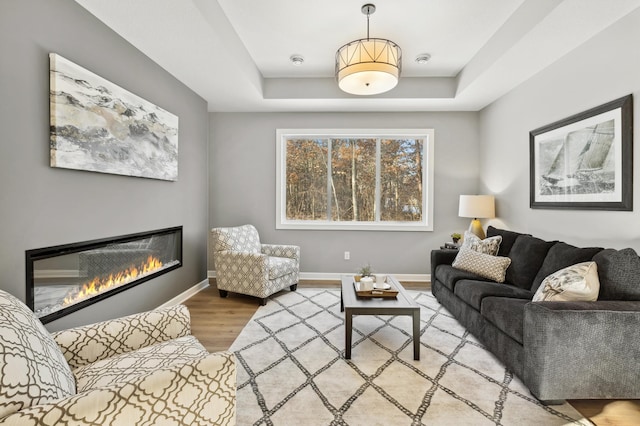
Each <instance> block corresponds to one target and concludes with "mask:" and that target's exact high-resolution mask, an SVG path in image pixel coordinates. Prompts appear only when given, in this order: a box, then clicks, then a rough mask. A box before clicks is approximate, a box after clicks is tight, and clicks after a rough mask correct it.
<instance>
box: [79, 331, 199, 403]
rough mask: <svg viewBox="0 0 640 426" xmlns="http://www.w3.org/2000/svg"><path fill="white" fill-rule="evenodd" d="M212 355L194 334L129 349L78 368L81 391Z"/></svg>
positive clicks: (132, 379) (124, 380) (132, 378)
mask: <svg viewBox="0 0 640 426" xmlns="http://www.w3.org/2000/svg"><path fill="white" fill-rule="evenodd" d="M207 355H209V353H208V352H207V350H206V349H205V348H204V346H202V344H201V343H200V342H199V341H198V340H197V339H196V338H195V337H193V336H185V337H179V338H177V339H174V340H169V341H167V342H162V343H158V344H156V345H153V346H147V347H146V348H142V349H138V350H136V351H132V352H126V353H123V354H120V355H116V356H114V357H111V358H107V359H104V360H101V361H97V362H94V363H93V364H88V365H85V366H83V367H80V368H77V369H76V370H74V372H73V374H74V375H75V376H76V380H77V383H78V392H84V391H87V390H90V389H95V388H98V387H102V386H109V385H112V384H115V383H130V382H133V381H135V380H134V379H135V378H136V377H139V376H142V375H145V374H149V373H153V372H154V371H155V370H158V369H161V368H164V367H169V366H172V365H179V364H185V363H188V362H190V361H192V360H196V359H201V358H204V357H206V356H207Z"/></svg>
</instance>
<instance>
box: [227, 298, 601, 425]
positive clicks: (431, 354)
mask: <svg viewBox="0 0 640 426" xmlns="http://www.w3.org/2000/svg"><path fill="white" fill-rule="evenodd" d="M408 292H409V293H410V295H411V297H413V298H414V300H415V301H416V302H417V303H418V304H419V305H420V307H421V309H420V319H421V321H420V322H421V323H420V336H421V337H420V344H421V348H420V361H414V360H413V345H412V343H411V342H412V340H411V330H412V328H411V322H412V320H411V317H409V316H369V315H362V316H354V317H353V329H354V330H353V339H352V340H353V342H352V343H353V349H352V352H351V355H352V356H351V359H350V360H346V359H344V314H343V313H342V312H340V290H337V289H336V290H334V289H298V291H296V292H285V293H282V294H281V295H278V296H277V297H274V298H270V299H269V301H268V303H267V305H266V306H261V307H260V308H259V309H258V311H257V312H256V313H255V315H254V316H253V318H252V319H251V321H250V322H249V323H248V324H247V326H246V327H245V328H244V329H243V330H242V332H241V333H240V335H239V336H238V338H237V339H236V341H235V342H234V343H233V345H232V346H231V348H230V351H232V352H234V353H235V355H236V358H237V361H238V362H237V400H236V404H237V405H236V413H237V424H238V425H242V426H243V425H394V426H395V425H474V426H476V425H568V424H575V425H591V424H592V423H591V422H590V421H588V420H586V419H584V418H583V417H582V416H581V415H580V413H578V412H577V411H576V410H575V409H574V408H573V407H571V406H570V405H569V404H567V403H566V402H565V403H564V404H563V405H553V406H545V405H542V404H541V403H540V402H539V401H538V400H537V399H536V398H535V397H533V396H532V395H531V394H530V393H529V391H528V390H527V388H526V387H525V386H524V385H523V384H522V383H521V382H520V380H519V379H518V378H517V377H515V376H514V375H513V374H511V373H510V372H509V371H507V370H506V369H505V367H504V365H502V364H501V363H500V361H498V360H497V359H496V358H495V357H494V356H493V355H491V354H490V353H489V352H488V351H487V350H485V349H484V348H483V346H482V345H481V344H480V343H479V342H478V341H477V340H476V339H475V338H474V337H473V336H472V335H470V334H469V333H468V332H467V331H466V329H465V328H464V327H463V326H461V325H460V324H459V323H458V322H457V321H456V320H455V319H454V318H453V317H452V316H451V314H449V312H447V311H446V309H444V308H443V307H442V306H440V304H439V303H438V302H437V301H436V299H435V298H434V297H433V296H432V295H431V292H430V291H415V290H408Z"/></svg>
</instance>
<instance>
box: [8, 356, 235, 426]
mask: <svg viewBox="0 0 640 426" xmlns="http://www.w3.org/2000/svg"><path fill="white" fill-rule="evenodd" d="M235 406H236V364H235V357H234V355H233V354H231V353H228V352H219V353H215V354H210V355H208V356H207V357H205V358H201V359H198V360H193V361H191V362H188V363H185V364H180V365H174V366H170V367H166V368H161V369H158V370H156V371H154V372H153V373H150V374H147V375H143V376H139V377H137V378H136V379H135V380H134V381H131V382H129V383H121V384H118V385H112V386H105V387H101V388H95V389H91V390H89V391H86V392H82V393H79V394H77V395H74V396H71V397H68V398H64V399H61V400H59V401H57V402H55V403H50V404H43V405H36V406H33V407H30V408H27V409H24V410H20V411H17V412H15V413H13V414H11V415H9V416H7V417H4V418H2V419H0V424H3V425H15V426H26V425H59V424H68V425H71V424H73V425H84V424H86V425H89V424H91V425H115V424H122V425H125V424H126V425H141V424H145V425H159V424H176V425H235V411H236V407H235Z"/></svg>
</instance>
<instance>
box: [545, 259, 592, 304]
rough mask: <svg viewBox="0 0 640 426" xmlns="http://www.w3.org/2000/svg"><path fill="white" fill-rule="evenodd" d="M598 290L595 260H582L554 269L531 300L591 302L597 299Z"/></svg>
mask: <svg viewBox="0 0 640 426" xmlns="http://www.w3.org/2000/svg"><path fill="white" fill-rule="evenodd" d="M599 290H600V281H599V280H598V266H597V265H596V262H582V263H578V264H576V265H571V266H569V267H567V268H564V269H561V270H559V271H556V272H554V273H553V274H551V275H549V276H548V277H547V278H545V279H544V280H543V281H542V284H540V287H539V288H538V290H537V291H536V293H535V294H534V295H533V301H534V302H541V301H545V300H549V301H557V302H571V301H580V300H583V301H587V302H589V301H591V302H593V301H595V300H597V299H598V291H599Z"/></svg>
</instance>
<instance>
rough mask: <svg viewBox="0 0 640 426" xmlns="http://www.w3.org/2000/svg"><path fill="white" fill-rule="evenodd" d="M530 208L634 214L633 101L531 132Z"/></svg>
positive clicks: (614, 103)
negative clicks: (631, 212)
mask: <svg viewBox="0 0 640 426" xmlns="http://www.w3.org/2000/svg"><path fill="white" fill-rule="evenodd" d="M529 150H530V152H529V153H530V182H529V183H530V207H531V208H534V209H571V210H618V211H632V210H633V98H632V95H627V96H624V97H622V98H619V99H616V100H614V101H611V102H608V103H606V104H603V105H600V106H598V107H595V108H592V109H590V110H588V111H584V112H581V113H579V114H575V115H572V116H571V117H567V118H565V119H563V120H560V121H557V122H555V123H551V124H548V125H546V126H543V127H540V128H538V129H535V130H532V131H531V132H529Z"/></svg>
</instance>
